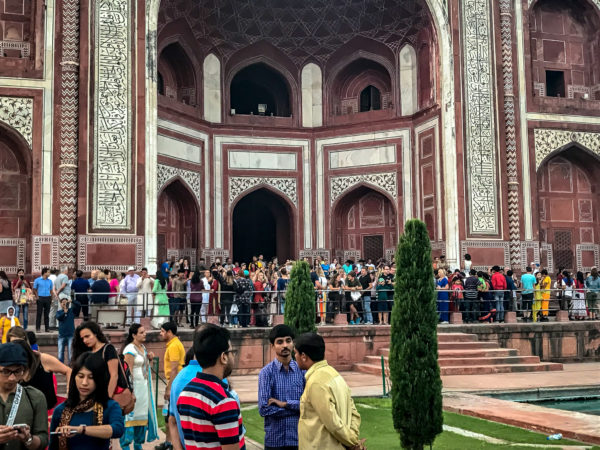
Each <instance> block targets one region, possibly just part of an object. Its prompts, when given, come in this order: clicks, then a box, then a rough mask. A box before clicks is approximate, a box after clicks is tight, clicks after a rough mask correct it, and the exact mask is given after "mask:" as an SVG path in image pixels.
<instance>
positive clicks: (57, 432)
mask: <svg viewBox="0 0 600 450" xmlns="http://www.w3.org/2000/svg"><path fill="white" fill-rule="evenodd" d="M50 434H55V435H56V434H62V433H61V432H60V431H51V432H50ZM69 434H77V431H75V430H71V432H70V433H69Z"/></svg>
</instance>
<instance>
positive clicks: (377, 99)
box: [360, 86, 381, 112]
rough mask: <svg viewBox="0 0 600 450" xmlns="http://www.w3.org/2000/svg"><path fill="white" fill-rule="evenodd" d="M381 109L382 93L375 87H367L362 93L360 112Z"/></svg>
mask: <svg viewBox="0 0 600 450" xmlns="http://www.w3.org/2000/svg"><path fill="white" fill-rule="evenodd" d="M380 109H381V92H379V89H377V88H376V87H375V86H367V87H366V88H364V89H363V91H362V92H361V93H360V112H365V111H377V110H380Z"/></svg>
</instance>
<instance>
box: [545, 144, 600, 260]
mask: <svg viewBox="0 0 600 450" xmlns="http://www.w3.org/2000/svg"><path fill="white" fill-rule="evenodd" d="M599 180H600V161H598V159H597V157H595V156H593V155H591V154H590V153H588V152H587V151H585V150H582V149H580V148H579V147H576V146H573V147H570V148H568V149H566V150H563V151H562V152H560V153H558V154H557V155H555V156H553V157H551V158H550V159H548V160H547V161H546V162H545V163H544V164H542V166H541V167H540V169H539V171H538V192H539V218H540V241H541V242H542V243H547V244H551V246H552V255H553V262H554V268H555V269H559V268H564V269H570V270H576V269H580V267H578V261H577V258H576V255H577V245H579V244H595V243H596V242H597V239H598V225H597V219H598V211H599V209H598V208H599V207H600V205H599V203H598V200H599V199H598V192H599V190H598V189H599V188H600V181H599ZM581 264H582V266H585V267H590V266H593V265H594V262H593V261H588V262H587V263H586V261H581Z"/></svg>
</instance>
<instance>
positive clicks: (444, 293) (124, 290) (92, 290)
mask: <svg viewBox="0 0 600 450" xmlns="http://www.w3.org/2000/svg"><path fill="white" fill-rule="evenodd" d="M463 261H464V267H462V268H457V269H454V270H451V269H450V266H449V264H448V263H447V262H446V259H445V257H444V256H443V255H442V256H441V257H439V258H435V260H434V261H433V274H434V279H435V286H436V289H437V301H438V312H439V320H440V322H441V323H447V322H449V320H450V315H451V314H452V313H455V312H460V313H462V319H463V321H464V322H467V323H470V322H494V321H495V322H502V321H504V320H505V312H506V311H514V312H516V313H517V316H518V318H519V320H522V321H524V322H527V321H534V322H544V321H547V320H549V316H550V315H551V314H550V313H551V312H552V311H553V310H555V309H561V310H567V311H569V318H570V319H571V320H584V319H589V320H591V319H597V317H598V310H597V298H598V293H599V292H600V277H599V276H598V270H597V269H596V268H592V269H591V271H590V272H589V273H585V274H584V273H583V272H577V273H570V272H569V271H566V270H562V269H561V270H559V271H558V273H557V274H555V276H554V275H552V274H549V273H548V270H546V269H544V268H541V267H540V266H539V264H534V263H532V264H531V266H530V267H528V268H527V270H526V271H525V272H524V273H523V274H520V275H517V274H516V273H515V272H513V270H511V268H510V267H500V266H493V267H490V268H488V269H487V270H481V268H479V269H480V270H475V269H474V268H473V264H472V261H471V257H470V255H468V254H467V255H464V258H463ZM293 263H294V262H293V261H291V260H288V261H286V262H285V263H282V264H280V263H279V262H278V260H277V258H274V259H272V260H270V261H268V262H267V261H266V260H265V259H264V258H263V256H262V255H258V256H255V257H253V258H252V261H250V262H249V263H244V262H242V263H239V262H232V260H231V258H227V259H226V260H225V261H224V262H221V261H220V260H216V261H215V262H214V263H213V264H211V265H208V264H206V263H205V261H204V260H203V259H200V260H199V261H198V263H197V265H196V266H195V267H193V266H192V264H191V262H190V260H189V259H188V258H182V259H180V260H176V259H175V258H171V259H170V260H168V261H164V262H163V263H162V264H161V265H160V267H159V270H158V271H157V273H156V274H149V273H148V270H147V269H145V268H143V269H142V270H141V271H139V272H137V271H136V270H135V269H134V267H129V268H128V270H127V271H126V272H122V273H116V272H114V271H109V270H92V271H91V273H90V276H89V277H86V276H85V274H84V273H83V272H82V271H80V270H76V271H74V272H72V273H71V272H70V270H69V269H68V268H67V267H62V268H60V269H49V268H44V269H42V273H41V275H40V276H39V277H37V278H36V279H35V280H29V279H27V278H26V277H25V274H24V272H23V270H20V271H19V272H18V273H17V276H16V277H15V279H14V280H12V281H10V280H9V279H8V277H7V276H6V274H5V273H4V272H2V271H0V289H1V290H0V328H1V329H3V330H5V331H6V330H7V329H8V328H10V326H14V325H15V324H16V325H22V326H23V327H25V328H26V329H27V326H28V322H29V306H30V305H31V304H32V303H34V302H35V303H36V305H37V308H36V321H35V328H36V331H38V332H39V331H41V329H42V326H44V330H45V331H52V330H57V329H58V328H59V322H60V319H59V317H60V316H61V315H62V313H61V312H60V311H61V310H62V309H63V306H62V303H63V301H65V300H66V302H67V305H72V308H73V309H72V311H73V314H74V316H75V317H76V318H77V317H83V319H84V320H97V314H98V311H100V310H102V309H111V308H117V309H123V310H125V311H126V317H127V320H126V325H130V324H131V323H140V319H141V318H142V317H148V318H151V326H152V327H153V328H154V329H159V328H160V326H161V324H163V323H165V322H167V321H173V322H175V323H177V324H178V325H179V326H181V325H182V324H184V323H185V324H187V325H188V326H189V327H191V328H195V327H196V326H197V325H198V324H199V323H206V322H207V321H208V320H209V317H211V316H212V317H218V322H219V323H220V324H221V325H223V326H228V327H243V328H246V327H248V326H257V327H267V326H269V325H271V324H272V323H273V317H274V316H275V315H277V314H284V312H285V303H286V291H287V287H288V283H289V281H290V273H291V270H292V267H293ZM310 267H311V272H310V277H311V281H312V284H313V287H314V289H315V322H316V323H317V324H318V325H324V324H331V323H333V322H334V320H335V318H336V316H337V315H338V314H342V315H344V314H345V315H346V322H347V323H348V324H350V325H356V324H366V325H371V324H373V325H376V324H380V325H387V324H389V323H390V315H391V310H392V307H393V304H394V287H395V277H396V276H402V274H399V275H397V274H396V267H395V265H394V261H393V260H392V261H386V260H383V259H380V260H378V261H376V262H373V261H372V260H370V259H368V260H366V261H365V260H362V259H361V260H359V261H356V262H355V261H353V260H347V261H345V262H344V263H343V264H342V263H341V262H339V261H338V260H337V259H333V260H332V261H327V260H321V259H319V258H317V259H315V260H314V261H313V262H311V263H310ZM551 300H552V301H553V303H554V302H555V303H556V304H553V305H552V307H551V305H550V301H551ZM553 308H554V309H553ZM336 323H339V320H338V321H337V322H336Z"/></svg>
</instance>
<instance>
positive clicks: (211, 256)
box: [200, 248, 229, 264]
mask: <svg viewBox="0 0 600 450" xmlns="http://www.w3.org/2000/svg"><path fill="white" fill-rule="evenodd" d="M200 255H202V258H204V259H205V260H206V263H207V264H212V263H214V262H215V260H216V259H217V258H219V259H220V260H221V262H224V261H225V259H227V258H229V250H227V249H225V248H205V249H202V252H201V253H200Z"/></svg>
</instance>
